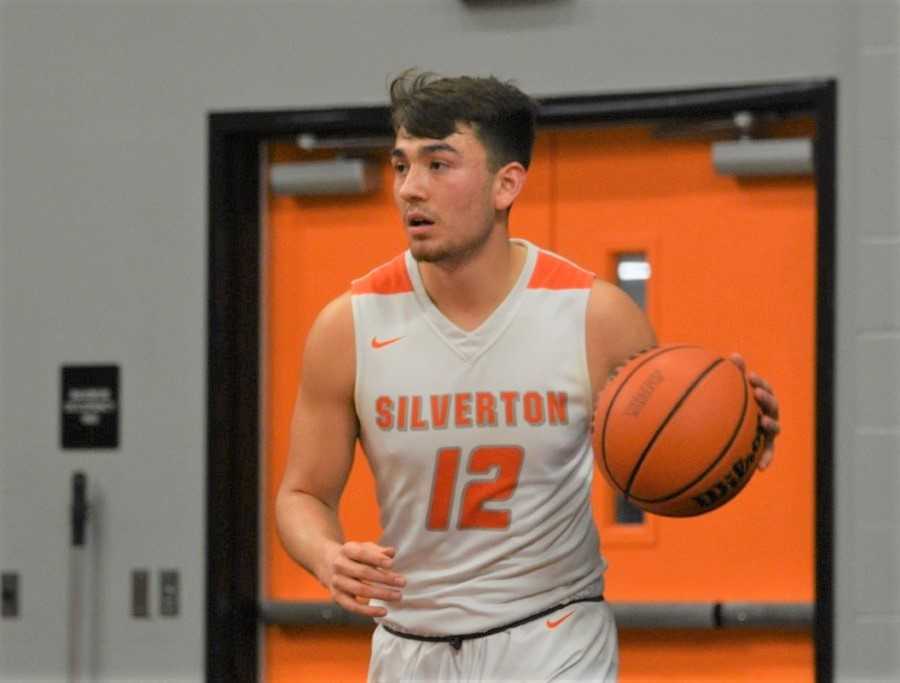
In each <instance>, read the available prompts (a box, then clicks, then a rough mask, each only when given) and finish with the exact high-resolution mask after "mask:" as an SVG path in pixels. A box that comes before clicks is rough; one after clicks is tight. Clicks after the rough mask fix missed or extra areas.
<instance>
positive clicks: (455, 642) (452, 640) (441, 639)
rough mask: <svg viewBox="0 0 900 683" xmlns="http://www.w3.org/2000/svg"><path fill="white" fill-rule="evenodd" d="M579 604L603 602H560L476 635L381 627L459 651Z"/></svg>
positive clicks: (590, 599)
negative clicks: (419, 632)
mask: <svg viewBox="0 0 900 683" xmlns="http://www.w3.org/2000/svg"><path fill="white" fill-rule="evenodd" d="M579 602H603V596H602V595H601V596H599V597H588V598H576V599H574V600H569V601H568V602H561V603H559V604H558V605H553V607H549V608H547V609H545V610H541V611H540V612H536V613H535V614H529V615H528V616H527V617H523V618H522V619H518V620H516V621H513V622H511V623H509V624H504V625H503V626H497V627H496V628H491V629H488V630H487V631H478V632H476V633H461V634H459V635H454V636H420V635H417V634H415V633H404V632H403V631H397V630H395V629H392V628H391V627H390V626H385V625H384V624H382V625H381V626H382V628H384V630H385V631H387V632H388V633H390V634H392V635H395V636H397V637H399V638H408V639H409V640H421V641H424V642H426V643H449V645H450V647H452V648H453V649H454V650H459V649H460V648H461V647H462V644H463V641H464V640H474V639H475V638H484V637H486V636H492V635H494V634H495V633H500V632H502V631H508V630H509V629H511V628H516V627H517V626H522V625H523V624H527V623H528V622H530V621H534V620H535V619H540V618H541V617H545V616H547V615H548V614H552V613H553V612H555V611H556V610H558V609H562V608H563V607H568V606H569V605H574V604H577V603H579Z"/></svg>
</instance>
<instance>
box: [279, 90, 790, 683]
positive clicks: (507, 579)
mask: <svg viewBox="0 0 900 683" xmlns="http://www.w3.org/2000/svg"><path fill="white" fill-rule="evenodd" d="M391 105H392V117H393V123H394V127H395V131H396V141H395V147H394V149H393V151H392V153H391V159H392V164H393V168H394V197H395V200H396V203H397V207H398V209H399V211H400V216H401V218H402V221H403V226H404V229H405V230H406V232H407V236H408V239H409V249H408V251H407V252H405V253H404V254H401V255H400V256H398V257H396V258H395V259H393V260H392V261H390V262H388V263H386V264H384V265H383V266H381V267H379V268H376V269H375V270H373V271H372V272H371V273H369V274H368V275H366V276H365V277H363V278H361V279H359V280H356V281H355V282H354V283H353V284H352V287H351V290H350V291H349V292H347V293H346V294H344V295H343V296H341V297H339V298H337V299H336V300H334V301H333V302H332V303H330V304H329V305H328V306H327V307H326V308H325V309H324V310H323V311H322V312H321V314H320V315H319V317H318V318H317V320H316V322H315V324H314V325H313V327H312V329H311V331H310V333H309V337H308V339H307V344H306V350H305V355H304V361H303V371H302V377H301V385H300V390H299V395H298V399H297V403H296V408H295V415H294V423H293V434H292V437H293V438H292V446H291V452H290V455H289V461H288V465H287V470H286V472H285V476H284V480H283V482H282V485H281V489H280V492H279V494H278V500H277V519H278V527H279V532H280V534H281V538H282V540H283V543H284V546H285V548H286V549H287V551H288V552H289V553H290V555H291V556H292V557H293V558H294V559H296V560H297V561H298V562H299V563H300V564H302V565H303V566H304V567H306V568H307V569H308V570H309V571H310V572H312V573H313V574H314V575H315V576H317V577H318V579H319V580H320V581H321V582H322V583H323V584H324V585H325V586H327V587H328V588H329V590H330V591H331V594H332V596H333V598H334V600H335V602H337V603H338V604H339V605H341V606H342V607H344V608H345V609H347V610H349V611H351V612H355V613H358V614H363V615H368V616H372V617H374V618H376V620H377V621H378V622H379V627H378V628H377V629H376V631H375V634H374V636H373V648H372V659H371V665H370V671H369V677H370V680H371V681H399V680H451V681H452V680H516V681H523V680H578V681H581V680H590V681H602V680H614V679H615V677H616V672H617V664H618V658H617V643H616V632H615V625H614V623H613V618H612V613H611V610H610V609H609V607H608V606H607V605H606V603H605V602H603V598H602V595H603V572H604V568H605V563H604V561H603V559H602V557H601V555H600V551H599V544H598V538H597V530H596V528H595V525H594V522H593V517H592V514H591V507H590V488H591V480H592V474H593V469H594V462H593V457H592V452H591V435H590V431H591V430H590V427H591V417H592V413H593V405H594V404H593V401H594V397H595V396H596V394H597V392H599V391H600V389H602V388H603V385H604V384H605V382H606V379H607V377H608V376H609V374H610V372H611V371H612V370H613V369H614V368H616V367H617V366H618V365H620V364H622V363H624V362H625V361H626V360H627V359H628V358H629V357H630V356H631V355H633V354H635V353H637V352H639V351H641V350H643V349H646V348H648V347H650V346H652V345H653V344H654V341H655V340H654V334H653V331H652V329H651V327H650V325H649V324H648V322H647V320H646V318H645V317H644V315H643V313H642V312H641V310H640V309H639V308H638V307H637V306H636V305H635V304H634V303H633V302H632V300H631V299H630V298H629V297H628V296H627V295H626V294H625V293H624V292H622V291H621V290H619V289H618V288H616V287H614V286H612V285H610V284H608V283H605V282H602V281H600V280H598V279H596V278H595V277H594V276H593V274H591V273H589V272H587V271H585V270H582V269H581V268H579V267H577V266H576V265H574V264H572V263H570V262H569V261H567V260H565V259H562V258H560V257H559V256H556V255H554V254H552V253H550V252H547V251H544V250H542V249H539V248H537V247H535V246H534V245H532V244H529V243H527V242H524V241H521V240H511V239H510V237H509V233H508V226H507V224H508V217H509V211H510V207H511V206H512V204H513V203H514V201H515V200H516V197H518V195H519V193H520V192H521V191H522V188H523V186H524V184H525V179H526V175H527V169H528V166H529V162H530V160H531V149H532V145H533V141H534V130H535V105H534V104H533V102H532V101H531V100H530V99H529V98H528V97H526V96H525V95H524V94H523V93H522V92H520V91H519V90H518V89H516V88H515V87H513V86H511V85H508V84H505V83H501V82H499V81H497V80H495V79H493V78H484V79H482V78H465V77H464V78H436V77H433V76H431V75H428V74H415V73H407V74H404V75H403V76H401V77H400V78H398V79H396V80H395V81H394V82H393V83H392V85H391ZM736 360H737V362H738V363H739V364H740V365H741V366H742V367H743V361H741V360H740V358H739V357H736ZM750 379H751V382H752V383H753V384H754V385H755V387H756V394H757V401H758V403H759V404H760V406H761V409H762V411H763V413H764V417H763V421H762V425H763V428H764V429H765V430H766V431H767V436H768V440H767V441H768V442H767V449H766V452H765V453H764V454H763V456H762V458H761V460H762V464H761V466H763V467H764V466H766V465H768V463H769V461H770V460H771V458H772V441H773V439H774V437H775V434H777V431H778V423H777V419H778V406H777V403H776V400H775V397H774V396H773V394H772V393H771V390H770V389H769V388H768V386H767V385H766V383H765V382H764V381H763V380H761V379H760V378H759V377H757V376H755V375H752V374H751V375H750ZM357 439H360V441H361V442H362V445H363V447H364V450H365V452H366V455H367V457H368V459H369V462H370V464H371V467H372V471H373V472H374V474H375V478H376V483H377V489H378V500H379V505H380V508H381V522H382V526H383V529H384V536H383V538H382V539H381V540H380V541H378V542H375V541H374V540H373V541H367V542H345V540H344V536H343V533H342V531H341V528H340V524H339V522H338V515H337V510H338V503H339V500H340V497H341V493H342V490H343V488H344V485H345V483H346V480H347V476H348V474H349V472H350V467H351V464H352V459H353V452H354V446H355V443H356V440H357Z"/></svg>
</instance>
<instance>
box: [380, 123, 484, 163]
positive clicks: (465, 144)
mask: <svg viewBox="0 0 900 683" xmlns="http://www.w3.org/2000/svg"><path fill="white" fill-rule="evenodd" d="M447 147H449V148H452V150H455V151H456V152H458V153H460V154H465V155H467V156H468V155H471V154H473V153H474V154H477V153H478V152H479V151H480V152H481V153H483V152H484V146H483V145H482V144H481V141H480V140H479V139H478V136H477V135H476V134H475V131H474V129H473V128H472V126H469V125H467V124H457V126H456V131H455V132H453V133H451V134H450V135H448V136H447V137H445V138H420V137H416V136H414V135H412V134H410V133H409V132H408V131H407V130H406V129H405V128H400V129H399V130H398V131H397V135H396V137H395V139H394V153H402V154H408V155H412V154H416V153H419V152H425V153H428V152H432V151H439V150H440V149H442V148H443V149H445V150H446V148H447ZM447 151H449V150H447Z"/></svg>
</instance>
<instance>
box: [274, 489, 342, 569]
mask: <svg viewBox="0 0 900 683" xmlns="http://www.w3.org/2000/svg"><path fill="white" fill-rule="evenodd" d="M275 519H276V524H277V528H278V534H279V536H280V537H281V542H282V544H283V545H284V548H285V550H287V553H288V555H290V556H291V557H292V558H293V559H294V560H295V561H296V562H297V563H299V564H300V565H302V566H303V567H304V568H305V569H306V570H307V571H308V572H309V573H311V574H312V575H313V576H315V577H316V578H317V579H318V580H319V581H320V582H321V583H323V584H327V581H328V573H329V571H330V570H329V566H330V565H329V561H328V558H329V556H330V555H331V554H333V553H335V552H337V550H338V549H339V548H340V546H341V544H343V542H344V533H343V530H342V529H341V524H340V520H339V519H338V515H337V511H336V510H334V509H333V508H331V507H329V506H328V505H326V504H325V503H323V502H322V501H321V500H319V499H318V498H316V497H315V496H313V495H310V494H308V493H303V492H301V491H285V490H282V491H281V492H279V494H278V498H277V499H276V502H275Z"/></svg>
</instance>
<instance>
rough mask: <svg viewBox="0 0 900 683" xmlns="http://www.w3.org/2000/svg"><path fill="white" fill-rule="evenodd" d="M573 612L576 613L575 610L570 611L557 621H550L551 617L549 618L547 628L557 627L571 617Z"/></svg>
mask: <svg viewBox="0 0 900 683" xmlns="http://www.w3.org/2000/svg"><path fill="white" fill-rule="evenodd" d="M573 614H575V610H572V611H571V612H569V613H568V614H566V615H563V616H561V617H560V618H559V619H557V620H556V621H550V620H549V619H547V628H556V627H557V626H559V625H560V624H561V623H563V622H564V621H565V620H566V619H568V618H569V617H571V616H572V615H573Z"/></svg>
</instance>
